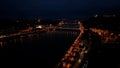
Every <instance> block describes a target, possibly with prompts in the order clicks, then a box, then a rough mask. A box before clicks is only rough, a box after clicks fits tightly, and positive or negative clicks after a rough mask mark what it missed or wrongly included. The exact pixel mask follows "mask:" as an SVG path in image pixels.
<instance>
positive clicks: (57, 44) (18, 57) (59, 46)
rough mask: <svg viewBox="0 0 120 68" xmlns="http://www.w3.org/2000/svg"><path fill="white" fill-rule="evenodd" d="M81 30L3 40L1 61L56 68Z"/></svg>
mask: <svg viewBox="0 0 120 68" xmlns="http://www.w3.org/2000/svg"><path fill="white" fill-rule="evenodd" d="M78 34H79V32H77V31H74V32H73V31H55V32H44V33H34V34H29V35H26V36H25V35H24V36H18V37H15V38H10V39H6V40H3V41H1V44H0V45H1V49H0V54H1V55H0V57H1V58H2V59H1V61H0V62H2V64H11V65H13V66H14V65H17V66H22V67H24V65H25V66H29V67H30V66H35V67H36V66H37V67H40V68H42V67H44V68H54V67H55V66H56V64H58V62H59V61H60V60H61V58H62V57H63V56H64V54H65V52H66V51H67V50H68V48H69V47H70V46H71V45H72V44H73V42H74V40H75V39H76V37H77V35H78Z"/></svg>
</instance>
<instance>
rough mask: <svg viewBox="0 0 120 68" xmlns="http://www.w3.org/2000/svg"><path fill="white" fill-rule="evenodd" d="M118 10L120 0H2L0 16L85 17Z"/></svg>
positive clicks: (119, 8) (0, 2)
mask: <svg viewBox="0 0 120 68" xmlns="http://www.w3.org/2000/svg"><path fill="white" fill-rule="evenodd" d="M116 12H120V0H2V1H0V17H1V18H2V17H40V18H86V17H89V16H91V15H94V14H109V13H116Z"/></svg>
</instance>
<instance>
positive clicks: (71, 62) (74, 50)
mask: <svg viewBox="0 0 120 68" xmlns="http://www.w3.org/2000/svg"><path fill="white" fill-rule="evenodd" d="M80 31H81V32H80V34H79V36H78V37H77V39H76V40H75V42H74V43H73V45H72V46H71V47H70V48H69V50H68V51H67V53H66V54H65V56H64V57H63V58H62V60H61V61H60V63H58V65H57V67H56V68H71V67H75V68H79V66H80V64H81V63H82V61H83V58H84V55H85V53H87V50H86V47H85V46H84V44H83V42H82V41H81V39H80V38H81V36H82V34H83V33H84V29H83V26H82V25H81V28H80Z"/></svg>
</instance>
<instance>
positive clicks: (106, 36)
mask: <svg viewBox="0 0 120 68" xmlns="http://www.w3.org/2000/svg"><path fill="white" fill-rule="evenodd" d="M90 30H91V31H93V32H95V33H98V35H100V36H101V37H102V38H103V40H104V43H107V42H109V41H111V42H112V41H115V40H116V39H118V38H120V36H119V34H118V35H115V34H114V33H113V32H110V31H108V30H101V29H96V28H90Z"/></svg>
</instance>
